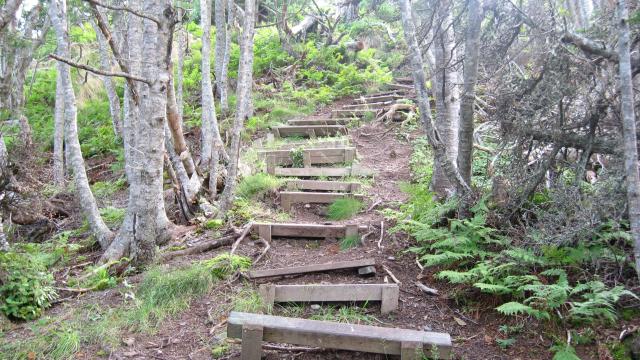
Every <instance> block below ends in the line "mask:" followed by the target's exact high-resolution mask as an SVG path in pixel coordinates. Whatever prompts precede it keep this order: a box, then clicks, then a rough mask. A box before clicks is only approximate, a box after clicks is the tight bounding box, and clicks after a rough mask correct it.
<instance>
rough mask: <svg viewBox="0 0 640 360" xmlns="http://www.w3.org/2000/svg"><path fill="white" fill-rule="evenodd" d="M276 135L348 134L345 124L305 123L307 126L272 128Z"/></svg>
mask: <svg viewBox="0 0 640 360" xmlns="http://www.w3.org/2000/svg"><path fill="white" fill-rule="evenodd" d="M272 130H273V135H274V136H275V137H279V138H283V137H292V136H300V137H308V138H316V137H320V136H338V135H347V134H348V131H347V128H346V127H345V126H344V125H305V126H275V127H273V128H272Z"/></svg>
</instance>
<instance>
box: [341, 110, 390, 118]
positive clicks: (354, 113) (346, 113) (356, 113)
mask: <svg viewBox="0 0 640 360" xmlns="http://www.w3.org/2000/svg"><path fill="white" fill-rule="evenodd" d="M380 110H382V109H380V108H375V109H349V110H333V111H331V116H332V117H334V118H345V117H351V118H353V117H363V116H365V115H366V114H369V113H371V114H373V115H375V114H376V112H378V111H380Z"/></svg>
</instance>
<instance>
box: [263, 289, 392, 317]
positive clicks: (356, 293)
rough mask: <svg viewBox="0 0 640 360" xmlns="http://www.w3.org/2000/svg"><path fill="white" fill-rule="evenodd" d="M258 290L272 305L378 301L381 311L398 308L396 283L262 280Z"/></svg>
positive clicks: (383, 312) (267, 302)
mask: <svg viewBox="0 0 640 360" xmlns="http://www.w3.org/2000/svg"><path fill="white" fill-rule="evenodd" d="M259 291H260V295H261V296H262V300H263V301H264V304H265V305H266V306H267V307H269V308H271V307H273V305H274V304H275V303H289V302H311V303H326V302H370V301H379V302H380V303H381V305H380V312H381V313H382V314H388V313H390V312H392V311H395V310H397V309H398V298H399V296H400V288H399V287H398V284H332V285H324V284H311V285H309V284H305V285H277V284H262V285H260V290H259Z"/></svg>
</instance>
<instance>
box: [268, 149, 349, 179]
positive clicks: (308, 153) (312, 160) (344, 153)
mask: <svg viewBox="0 0 640 360" xmlns="http://www.w3.org/2000/svg"><path fill="white" fill-rule="evenodd" d="M292 151H294V150H261V151H259V152H258V154H259V155H261V156H264V157H265V159H266V163H267V173H269V174H271V175H273V174H274V172H275V167H276V166H278V165H293V159H292V155H293V154H292ZM301 151H302V162H303V165H304V167H311V165H317V164H339V163H348V162H351V161H353V160H354V159H355V157H356V148H354V147H340V148H319V149H315V148H312V149H302V150H301Z"/></svg>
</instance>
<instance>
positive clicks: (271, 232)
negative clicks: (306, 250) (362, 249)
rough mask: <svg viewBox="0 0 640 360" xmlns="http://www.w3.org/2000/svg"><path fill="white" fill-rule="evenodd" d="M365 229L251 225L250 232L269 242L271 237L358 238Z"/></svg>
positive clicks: (346, 226) (348, 225) (364, 227)
mask: <svg viewBox="0 0 640 360" xmlns="http://www.w3.org/2000/svg"><path fill="white" fill-rule="evenodd" d="M367 228H368V227H367V226H364V225H357V224H347V225H335V224H287V223H284V224H278V223H258V224H254V225H253V227H252V228H251V231H252V232H254V233H255V232H257V233H258V236H260V237H261V238H263V239H264V240H266V241H269V242H270V241H271V240H272V238H273V237H288V238H300V239H307V238H311V239H343V238H345V237H348V236H359V234H360V233H362V232H364V231H367Z"/></svg>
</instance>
